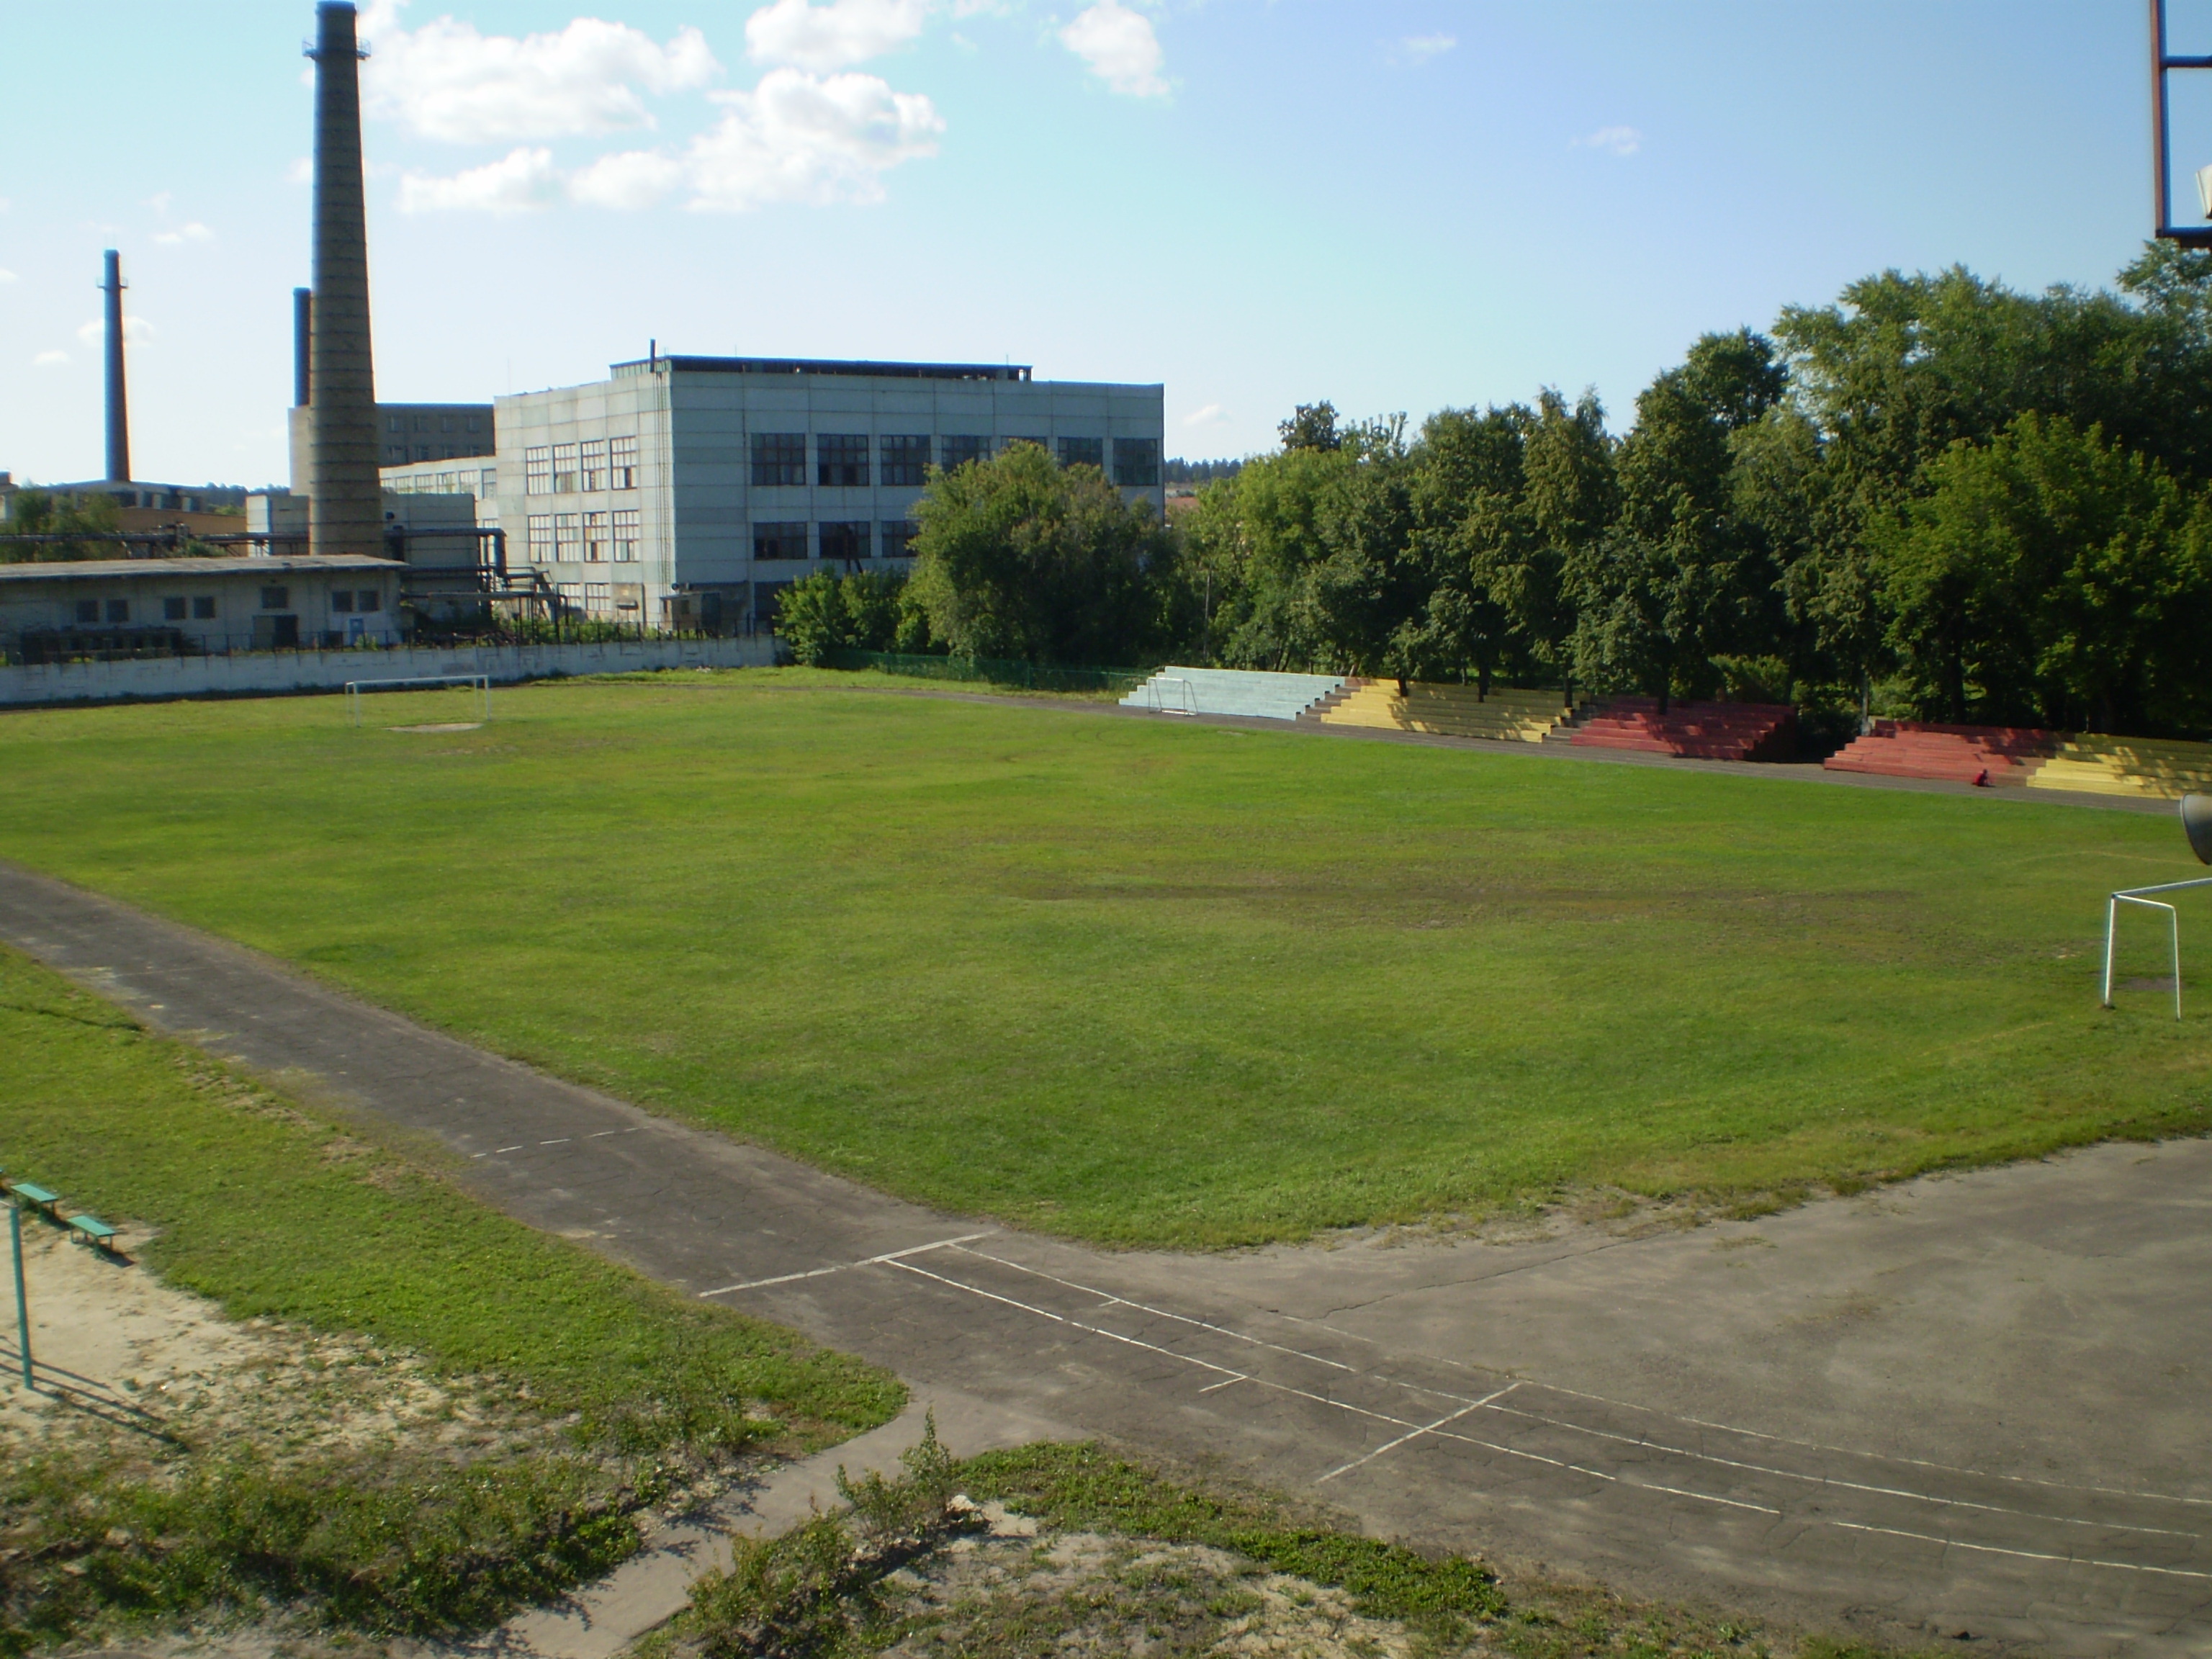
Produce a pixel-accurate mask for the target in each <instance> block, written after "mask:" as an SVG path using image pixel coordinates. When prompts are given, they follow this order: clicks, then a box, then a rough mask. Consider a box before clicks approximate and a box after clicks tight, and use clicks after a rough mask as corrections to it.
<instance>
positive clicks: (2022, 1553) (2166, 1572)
mask: <svg viewBox="0 0 2212 1659" xmlns="http://www.w3.org/2000/svg"><path fill="white" fill-rule="evenodd" d="M1812 1518H1813V1519H1814V1520H1815V1521H1818V1522H1820V1525H1822V1526H1826V1527H1841V1528H1843V1529H1844V1531H1845V1532H1878V1533H1880V1534H1882V1535H1883V1536H1884V1537H1887V1538H1912V1539H1917V1540H1918V1541H1920V1542H1921V1543H1923V1544H1941V1545H1942V1546H1943V1547H1945V1548H1946V1549H1954V1550H1973V1551H1975V1552H1977V1553H1980V1554H1983V1555H2014V1556H2018V1557H2019V1558H2020V1559H2021V1560H2023V1561H2059V1562H2063V1563H2064V1564H2065V1565H2068V1566H2069V1567H2110V1568H2112V1570H2113V1571H2115V1572H2154V1573H2157V1574H2158V1575H2159V1576H2160V1577H2165V1578H2212V1572H2200V1571H2194V1570H2192V1569H2191V1568H2188V1567H2154V1566H2150V1565H2147V1564H2146V1563H2143V1562H2139V1561H2100V1560H2099V1559H2096V1558H2095V1557H2094V1556H2088V1555H2056V1554H2049V1553H2045V1552H2043V1551H2041V1550H2015V1549H2007V1548H2006V1547H2004V1546H2003V1545H2002V1544H1969V1543H1966V1542H1965V1541H1963V1540H1960V1539H1957V1538H1939V1537H1937V1536H1936V1534H1933V1533H1926V1532H1906V1531H1905V1529H1904V1528H1901V1527H1869V1526H1862V1525H1861V1524H1860V1523H1859V1522H1856V1521H1827V1520H1822V1519H1820V1517H1819V1516H1814V1517H1812Z"/></svg>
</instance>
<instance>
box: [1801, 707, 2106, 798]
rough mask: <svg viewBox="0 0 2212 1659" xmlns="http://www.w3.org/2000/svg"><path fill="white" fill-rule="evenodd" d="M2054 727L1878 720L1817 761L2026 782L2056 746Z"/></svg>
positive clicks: (1886, 771) (1840, 767)
mask: <svg viewBox="0 0 2212 1659" xmlns="http://www.w3.org/2000/svg"><path fill="white" fill-rule="evenodd" d="M2064 741H2065V738H2064V737H2063V735H2062V734H2060V733H2059V732H2039V731H2037V730H2036V729H2034V728H2033V726H1934V725H1929V724H1928V723H1926V722H1924V721H1921V720H1876V721H1875V723H1874V730H1873V731H1871V732H1868V733H1867V734H1866V735H1865V736H1864V737H1862V738H1855V739H1853V740H1852V741H1851V742H1850V744H1847V745H1845V746H1844V748H1842V749H1840V750H1838V751H1837V752H1836V753H1834V754H1832V755H1831V756H1829V757H1828V758H1827V759H1826V761H1824V762H1822V763H1821V764H1823V765H1824V766H1826V767H1827V768H1828V769H1830V770H1831V771H1836V772H1874V773H1879V774H1881V775H1883V776H1885V777H1892V778H1942V779H1947V780H1948V781H1951V782H1953V783H1973V784H1979V785H1981V786H1983V787H1989V786H1990V785H1994V784H2006V783H2026V782H2027V780H2028V778H2029V777H2030V775H2032V774H2033V771H2034V769H2035V763H2037V762H2039V761H2045V760H2048V759H2050V758H2051V756H2053V755H2055V754H2057V752H2058V745H2059V744H2062V743H2063V742H2064Z"/></svg>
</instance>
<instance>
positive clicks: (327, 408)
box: [307, 0, 384, 555]
mask: <svg viewBox="0 0 2212 1659" xmlns="http://www.w3.org/2000/svg"><path fill="white" fill-rule="evenodd" d="M315 25H316V27H315V49H314V51H313V52H310V53H309V54H308V55H309V56H310V57H312V58H313V59H314V60H315V290H314V301H313V303H314V313H313V328H312V329H311V331H310V335H311V345H310V349H309V353H308V361H309V367H308V379H309V387H308V389H309V391H310V392H311V393H312V396H311V397H310V398H309V401H308V405H307V430H308V435H309V442H308V454H309V457H310V470H311V472H312V475H313V483H312V486H311V487H312V488H313V492H314V494H313V497H312V499H311V501H310V503H309V506H308V510H307V548H308V550H309V551H310V552H313V553H366V554H371V555H380V554H382V553H383V551H384V495H383V492H382V488H381V484H380V480H379V478H378V476H377V470H376V467H377V433H376V366H375V361H374V354H373V353H372V351H371V349H370V345H369V334H368V212H367V208H366V205H365V204H364V201H363V197H362V182H361V172H362V169H361V55H362V54H361V48H360V46H359V43H358V41H357V40H356V35H355V31H354V9H353V7H352V6H350V5H348V4H345V3H343V0H324V3H323V4H321V5H319V6H317V7H316V8H315Z"/></svg>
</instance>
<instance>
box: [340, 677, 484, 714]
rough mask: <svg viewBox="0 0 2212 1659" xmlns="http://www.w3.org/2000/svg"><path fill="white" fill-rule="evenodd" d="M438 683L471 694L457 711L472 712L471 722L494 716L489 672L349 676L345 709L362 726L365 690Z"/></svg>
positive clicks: (422, 687)
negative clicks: (377, 677)
mask: <svg viewBox="0 0 2212 1659" xmlns="http://www.w3.org/2000/svg"><path fill="white" fill-rule="evenodd" d="M436 686H447V687H450V688H452V689H453V690H459V691H465V693H467V694H468V704H467V707H466V708H465V709H463V710H457V711H456V712H462V713H473V714H475V715H476V719H475V720H472V721H471V722H469V724H471V725H477V726H480V725H482V724H483V722H484V721H486V720H489V719H490V718H491V676H490V675H489V674H424V675H419V676H416V677H415V678H410V679H401V680H348V681H347V682H346V683H345V695H346V712H347V713H348V714H349V715H350V716H351V717H352V720H353V723H354V724H355V725H356V726H359V725H360V724H361V720H362V714H361V704H362V696H363V694H364V693H367V692H372V691H398V690H429V689H431V688H433V687H436Z"/></svg>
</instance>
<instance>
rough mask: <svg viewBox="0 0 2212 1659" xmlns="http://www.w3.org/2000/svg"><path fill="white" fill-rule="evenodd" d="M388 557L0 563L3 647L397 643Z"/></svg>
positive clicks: (67, 652) (27, 658) (61, 652)
mask: <svg viewBox="0 0 2212 1659" xmlns="http://www.w3.org/2000/svg"><path fill="white" fill-rule="evenodd" d="M403 568H404V567H402V566H400V565H398V564H397V563H395V562H392V560H390V559H370V558H361V557H356V556H335V557H332V556H325V557H321V558H312V557H307V556H301V557H298V558H278V559H262V558H226V559H94V560H88V561H81V562H73V563H61V562H54V563H40V564H0V654H4V655H5V656H7V657H8V658H9V659H13V660H16V661H21V662H60V661H66V660H68V659H70V658H72V657H84V656H106V655H116V654H174V655H185V656H199V655H205V654H209V653H217V652H225V651H281V650H293V649H301V648H305V647H318V646H343V645H397V644H398V642H399V628H400V617H399V576H400V573H401V571H402V569H403Z"/></svg>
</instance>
